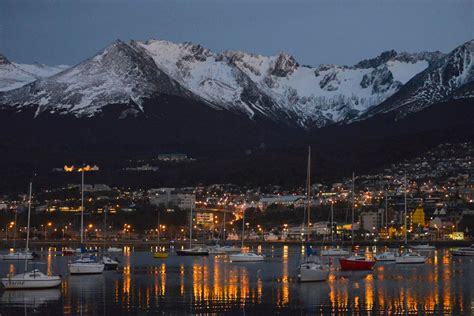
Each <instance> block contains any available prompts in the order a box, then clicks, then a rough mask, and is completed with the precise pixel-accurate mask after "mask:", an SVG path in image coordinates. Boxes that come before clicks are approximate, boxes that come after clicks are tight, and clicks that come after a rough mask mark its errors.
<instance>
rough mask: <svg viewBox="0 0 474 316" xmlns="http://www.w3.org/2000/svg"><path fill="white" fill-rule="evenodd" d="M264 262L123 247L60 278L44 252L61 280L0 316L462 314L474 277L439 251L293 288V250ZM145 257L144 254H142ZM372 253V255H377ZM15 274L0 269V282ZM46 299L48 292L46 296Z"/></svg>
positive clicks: (62, 266)
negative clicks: (29, 313)
mask: <svg viewBox="0 0 474 316" xmlns="http://www.w3.org/2000/svg"><path fill="white" fill-rule="evenodd" d="M257 249H259V250H260V251H262V252H263V253H264V254H265V255H266V256H267V259H266V261H265V262H256V263H232V262H229V261H228V260H227V259H226V258H225V257H224V256H210V257H208V258H198V257H177V256H174V255H170V256H169V258H168V259H166V260H156V259H154V258H153V257H152V251H134V249H132V248H129V247H125V248H124V253H123V257H121V258H120V261H121V262H122V267H121V269H119V270H118V271H107V272H104V274H102V275H89V276H68V275H67V260H68V259H69V258H67V257H62V256H60V255H59V256H56V255H55V254H54V252H47V253H46V252H45V253H44V254H42V256H43V257H42V258H43V260H44V262H45V263H46V264H45V265H43V267H44V270H45V271H47V272H48V273H49V272H53V273H57V271H56V270H59V272H60V273H61V274H62V275H63V276H65V277H64V281H63V283H62V285H61V287H60V288H59V289H55V290H51V292H36V291H25V292H17V291H15V292H8V291H4V292H3V293H2V294H1V295H2V296H1V303H2V304H0V305H1V306H0V313H1V314H5V315H9V314H12V313H11V311H14V310H15V308H17V306H18V305H21V304H23V305H25V302H26V304H27V305H29V306H31V307H34V308H37V309H39V311H40V313H43V312H45V313H46V312H47V311H56V312H57V313H58V314H70V315H75V314H81V313H83V314H114V313H116V314H123V313H131V314H141V313H148V312H150V313H153V312H160V311H165V312H171V313H175V314H184V313H222V312H227V311H240V312H241V311H243V310H249V311H250V310H251V311H255V310H259V309H261V310H267V309H273V310H280V311H282V312H284V311H295V310H297V311H300V312H303V313H304V312H311V313H312V312H316V313H318V312H319V313H322V312H324V313H340V312H342V313H344V312H353V313H360V314H365V313H367V312H369V313H372V312H373V313H388V314H397V313H421V314H426V313H435V312H436V313H446V314H470V312H471V308H472V301H471V296H473V293H474V290H473V284H474V274H473V273H474V272H473V269H472V268H471V267H472V264H473V263H474V260H473V259H471V258H454V259H453V258H451V257H450V256H449V251H448V250H447V249H440V250H437V251H436V252H434V253H432V254H431V259H430V260H429V261H428V263H427V264H424V265H396V264H390V263H386V264H380V263H378V264H377V265H376V267H375V269H374V270H373V271H368V272H363V271H361V272H355V271H354V272H350V271H344V272H341V271H338V270H336V269H333V270H332V271H331V274H330V276H329V280H328V281H327V282H321V283H309V284H299V283H297V282H296V274H297V266H298V264H299V262H300V260H301V252H302V251H304V248H301V247H300V246H288V245H285V246H283V245H281V246H279V245H276V246H275V245H274V246H261V247H260V248H257ZM150 250H151V249H150ZM379 250H380V249H379ZM16 266H19V265H17V264H14V263H8V264H4V265H1V266H0V269H1V271H0V272H1V274H2V275H4V274H5V273H7V272H8V271H14V270H18V269H15V268H16ZM48 291H50V290H48Z"/></svg>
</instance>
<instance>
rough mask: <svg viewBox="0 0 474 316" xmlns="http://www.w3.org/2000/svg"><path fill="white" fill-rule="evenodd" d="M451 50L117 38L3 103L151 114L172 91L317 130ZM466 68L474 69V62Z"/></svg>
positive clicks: (0, 98)
mask: <svg viewBox="0 0 474 316" xmlns="http://www.w3.org/2000/svg"><path fill="white" fill-rule="evenodd" d="M460 54H461V55H462V53H460ZM452 55H453V53H451V54H449V55H448V56H444V55H443V54H442V53H440V52H421V53H414V54H411V53H405V52H402V53H397V52H395V51H387V52H384V53H382V54H381V55H379V56H377V57H375V58H372V59H367V60H363V61H361V62H359V63H357V64H356V65H354V66H338V65H321V66H318V67H310V66H303V65H300V64H299V63H298V62H297V61H296V60H295V58H294V57H292V56H291V55H288V54H286V53H280V54H278V55H276V56H262V55H256V54H249V53H244V52H239V51H226V52H223V53H216V52H213V51H211V50H209V49H206V48H204V47H202V46H200V45H195V44H192V43H173V42H169V41H162V40H149V41H130V42H128V43H124V42H121V41H116V42H114V43H113V44H111V45H110V46H108V47H107V48H105V49H104V50H103V51H101V52H99V53H98V54H97V55H96V56H94V57H92V58H89V59H87V60H85V61H84V62H82V63H80V64H78V65H76V66H74V67H72V68H69V69H67V70H65V71H62V72H60V73H58V74H56V75H53V76H51V77H47V78H41V79H39V80H36V81H34V82H31V83H29V84H27V85H25V86H24V87H21V88H19V89H16V90H13V91H8V92H5V93H2V94H0V104H2V105H4V106H14V107H16V108H17V109H24V108H26V107H30V106H37V107H38V108H37V110H36V115H38V114H40V113H43V112H48V113H61V114H73V115H75V116H77V117H90V116H94V115H95V114H97V113H100V112H101V111H102V109H103V107H104V106H106V105H114V104H122V105H127V106H128V107H129V111H128V112H130V113H135V114H137V113H140V112H145V110H144V109H143V107H142V104H143V103H144V102H146V101H147V100H151V99H154V97H155V96H157V95H160V94H166V95H173V96H179V97H182V98H186V99H188V100H196V101H199V102H203V103H204V104H206V105H207V106H209V107H211V108H213V109H215V110H227V111H230V112H234V113H240V114H244V116H245V117H248V118H250V119H256V118H258V117H264V118H269V119H271V120H273V121H277V122H284V123H285V124H286V125H291V126H298V127H303V128H307V129H311V128H316V127H322V126H326V125H329V124H334V123H340V122H348V121H351V120H352V119H355V118H358V117H361V116H362V115H364V113H366V112H367V111H368V110H369V111H375V109H376V108H377V105H379V104H383V103H384V101H386V100H387V99H389V98H390V99H392V98H395V96H396V95H399V91H401V89H405V84H406V83H407V82H412V81H413V80H414V78H418V77H420V75H421V74H422V73H425V72H426V71H427V70H428V69H433V67H441V66H440V65H441V64H443V61H446V60H447V58H449V56H452ZM436 65H438V66H436ZM464 66H466V67H468V68H469V67H470V68H471V69H472V64H466V65H464ZM16 68H18V69H19V70H22V69H21V68H20V67H16ZM463 69H464V68H463ZM24 70H27V69H23V70H22V71H24ZM25 73H26V72H25ZM466 76H467V75H466ZM423 80H425V79H423ZM426 80H427V79H426ZM153 106H159V104H154V105H153Z"/></svg>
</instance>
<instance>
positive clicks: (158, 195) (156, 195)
mask: <svg viewBox="0 0 474 316" xmlns="http://www.w3.org/2000/svg"><path fill="white" fill-rule="evenodd" d="M149 192H150V204H152V205H156V206H161V205H163V206H165V207H167V208H170V207H178V208H179V209H180V210H190V209H191V208H192V207H194V205H195V203H196V196H195V195H194V194H187V193H177V192H176V191H175V189H173V188H163V189H158V190H150V191H149Z"/></svg>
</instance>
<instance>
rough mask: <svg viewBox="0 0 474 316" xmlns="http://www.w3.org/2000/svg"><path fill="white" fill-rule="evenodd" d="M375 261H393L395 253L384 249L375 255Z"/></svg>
mask: <svg viewBox="0 0 474 316" xmlns="http://www.w3.org/2000/svg"><path fill="white" fill-rule="evenodd" d="M375 261H395V253H393V252H390V251H385V252H382V253H379V254H376V255H375Z"/></svg>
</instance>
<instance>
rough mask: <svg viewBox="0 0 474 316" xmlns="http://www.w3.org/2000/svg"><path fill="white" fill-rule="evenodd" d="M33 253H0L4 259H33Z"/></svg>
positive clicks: (0, 256)
mask: <svg viewBox="0 0 474 316" xmlns="http://www.w3.org/2000/svg"><path fill="white" fill-rule="evenodd" d="M33 257H34V256H33V253H32V252H30V251H14V252H9V253H7V254H4V255H0V259H2V260H33Z"/></svg>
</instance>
